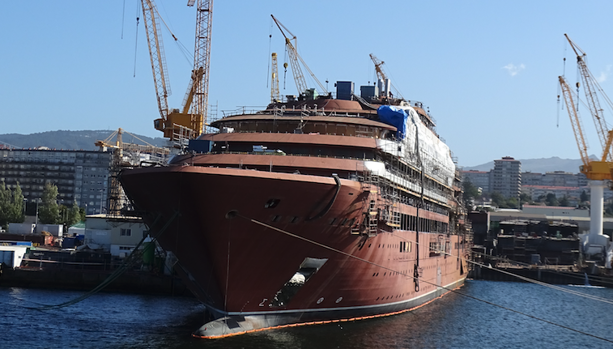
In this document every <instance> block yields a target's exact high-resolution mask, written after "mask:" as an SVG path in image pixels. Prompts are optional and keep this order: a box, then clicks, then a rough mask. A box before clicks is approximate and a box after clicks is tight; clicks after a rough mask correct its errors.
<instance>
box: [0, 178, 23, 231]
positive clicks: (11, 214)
mask: <svg viewBox="0 0 613 349" xmlns="http://www.w3.org/2000/svg"><path fill="white" fill-rule="evenodd" d="M23 201H24V199H23V194H22V192H21V187H20V186H19V183H17V185H16V186H15V192H11V189H10V188H8V187H7V186H6V185H5V184H4V181H2V182H0V226H3V227H6V226H7V225H8V223H22V222H23V221H24V220H25V216H24V212H23Z"/></svg>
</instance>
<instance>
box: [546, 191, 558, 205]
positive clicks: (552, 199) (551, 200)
mask: <svg viewBox="0 0 613 349" xmlns="http://www.w3.org/2000/svg"><path fill="white" fill-rule="evenodd" d="M545 202H546V203H547V206H560V203H559V202H558V198H556V195H555V194H553V193H549V194H547V198H546V199H545Z"/></svg>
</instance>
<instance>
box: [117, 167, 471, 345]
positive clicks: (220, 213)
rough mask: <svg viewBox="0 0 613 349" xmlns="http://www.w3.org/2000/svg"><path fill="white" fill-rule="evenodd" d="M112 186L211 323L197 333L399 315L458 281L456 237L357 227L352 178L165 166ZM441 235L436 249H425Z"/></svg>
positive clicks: (358, 193) (461, 273)
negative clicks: (139, 214)
mask: <svg viewBox="0 0 613 349" xmlns="http://www.w3.org/2000/svg"><path fill="white" fill-rule="evenodd" d="M121 181H122V185H123V187H124V190H125V191H126V193H127V194H128V196H129V197H130V198H131V200H132V201H133V202H134V204H135V206H136V208H137V209H138V210H140V211H143V212H147V214H146V215H145V216H144V219H145V221H146V223H147V224H148V226H149V227H150V230H151V234H152V235H153V236H156V237H157V239H158V241H159V243H160V245H161V246H162V247H163V248H164V249H165V250H166V251H170V252H172V254H173V255H174V256H176V258H177V264H176V268H175V269H176V270H177V272H178V273H179V275H180V276H181V277H182V279H183V280H184V281H185V283H186V284H187V285H188V287H189V288H190V289H191V291H192V292H193V293H194V294H195V295H196V296H197V297H198V299H199V300H201V301H202V302H203V303H204V304H205V306H206V307H207V309H208V311H209V312H210V314H211V315H212V316H213V317H214V318H215V319H216V320H213V321H211V322H209V323H207V324H205V325H203V326H202V327H201V328H200V329H199V330H197V331H196V333H195V335H196V336H199V337H205V338H215V337H221V336H227V335H233V334H239V333H244V332H249V331H256V330H261V329H266V328H274V327H280V326H294V325H298V324H308V323H320V322H327V321H341V320H347V319H356V318H364V317H373V316H381V315H386V314H393V313H398V312H402V311H406V310H408V309H412V308H415V307H417V306H420V305H422V304H424V303H427V302H429V301H431V300H432V299H435V298H436V297H439V296H441V295H443V294H445V293H447V292H449V290H451V289H453V288H456V287H458V286H461V285H462V283H463V282H464V279H465V276H466V273H465V271H466V265H465V264H464V263H465V262H464V261H463V260H462V259H461V258H460V256H461V255H462V253H463V252H464V247H463V246H464V244H463V241H462V237H461V236H457V235H447V234H440V233H424V232H420V233H419V234H418V233H416V232H415V231H410V230H401V229H396V228H393V227H389V226H386V225H385V224H383V223H381V224H380V226H379V228H378V229H377V232H376V233H374V234H372V233H370V234H368V233H364V231H363V230H360V222H363V220H364V217H365V216H366V215H367V213H366V211H367V206H368V202H369V201H370V200H371V199H372V198H373V196H376V194H373V193H372V192H370V191H369V190H368V189H366V188H364V186H363V185H362V184H361V183H360V182H357V181H354V180H348V179H339V178H333V177H321V176H309V175H301V174H288V173H275V172H264V171H251V170H246V169H236V168H234V169H227V168H226V169H224V168H215V167H199V166H169V167H163V168H145V169H134V170H128V171H124V173H122V175H121ZM160 184H163V185H162V186H161V185H160ZM426 213H427V212H424V214H426ZM362 226H363V224H362ZM418 241H419V243H418ZM441 241H443V242H444V246H446V248H445V251H447V253H440V251H438V252H437V251H432V250H431V249H429V248H428V246H429V244H432V242H437V243H440V242H441ZM407 242H410V244H409V245H407ZM407 246H408V248H407ZM418 256H419V257H418ZM416 274H417V275H418V278H417V280H418V281H417V282H416V281H415V278H414V275H416Z"/></svg>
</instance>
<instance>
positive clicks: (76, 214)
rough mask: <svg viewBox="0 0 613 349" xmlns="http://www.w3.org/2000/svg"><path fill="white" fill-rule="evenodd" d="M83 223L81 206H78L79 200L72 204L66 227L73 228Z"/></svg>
mask: <svg viewBox="0 0 613 349" xmlns="http://www.w3.org/2000/svg"><path fill="white" fill-rule="evenodd" d="M80 221H81V213H80V210H79V205H77V200H74V201H73V202H72V207H71V208H70V210H69V211H68V216H67V219H66V222H65V223H66V226H67V227H71V226H73V225H75V224H77V223H79V222H80Z"/></svg>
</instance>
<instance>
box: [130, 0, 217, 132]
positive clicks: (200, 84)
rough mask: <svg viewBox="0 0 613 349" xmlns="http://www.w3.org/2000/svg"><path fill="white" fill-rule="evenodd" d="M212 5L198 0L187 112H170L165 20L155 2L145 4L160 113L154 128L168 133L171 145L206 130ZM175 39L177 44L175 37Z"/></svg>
mask: <svg viewBox="0 0 613 349" xmlns="http://www.w3.org/2000/svg"><path fill="white" fill-rule="evenodd" d="M195 1H196V0H190V1H189V2H188V6H193V5H194V3H195ZM212 4H213V1H212V0H198V5H197V10H196V43H195V48H194V69H193V70H192V78H191V80H190V83H189V87H188V91H187V93H186V96H185V98H184V100H183V108H182V109H181V110H179V109H172V110H169V107H168V96H169V95H170V86H169V84H168V73H167V66H166V58H165V54H164V46H163V42H162V35H161V30H160V24H161V18H160V17H159V14H158V12H157V8H156V6H155V3H154V2H153V0H141V6H142V9H143V19H144V20H143V22H144V25H145V32H146V34H147V43H148V46H149V54H150V58H151V68H152V71H153V80H154V85H155V91H156V97H157V101H158V108H159V111H160V118H158V119H155V120H154V127H155V129H156V130H159V131H162V132H164V137H166V138H168V139H170V140H171V141H177V140H180V139H191V138H195V137H197V136H198V135H200V133H202V132H203V129H204V125H205V120H206V116H207V108H206V107H207V103H208V81H209V80H208V76H209V74H208V73H209V57H210V34H211V24H212V21H211V18H212ZM173 38H174V39H175V40H177V39H176V37H174V35H173Z"/></svg>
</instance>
